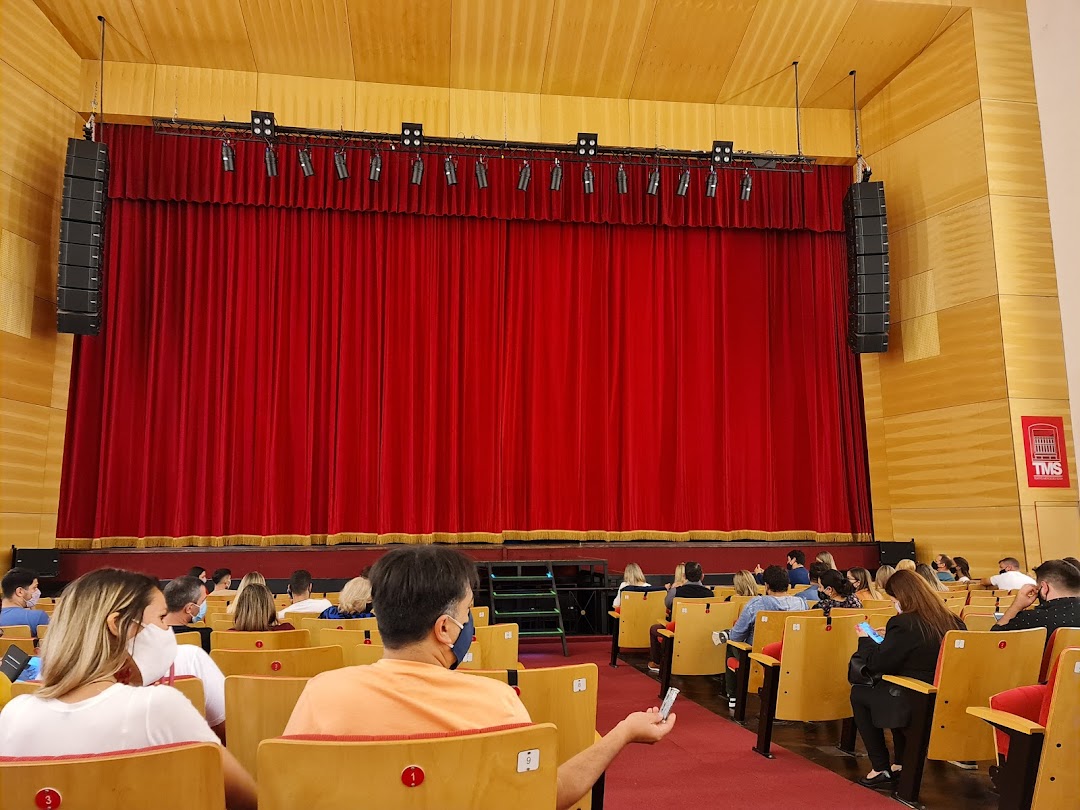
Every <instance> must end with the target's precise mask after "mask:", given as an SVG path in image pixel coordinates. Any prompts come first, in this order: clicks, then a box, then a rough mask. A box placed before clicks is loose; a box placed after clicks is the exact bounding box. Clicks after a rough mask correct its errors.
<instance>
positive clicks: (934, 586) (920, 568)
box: [915, 563, 949, 592]
mask: <svg viewBox="0 0 1080 810" xmlns="http://www.w3.org/2000/svg"><path fill="white" fill-rule="evenodd" d="M915 573H916V574H918V575H919V576H920V577H922V578H923V579H925V580H926V584H927V585H929V586H930V590H932V591H938V592H944V591H948V590H949V589H948V588H946V587H945V585H944V584H943V583H942V582H941V580H940V579H938V578H937V574H935V573H934V570H933V569H932V568H931V567H930V566H929V565H927V564H926V563H919V564H918V565H917V566H915Z"/></svg>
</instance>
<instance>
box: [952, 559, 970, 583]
mask: <svg viewBox="0 0 1080 810" xmlns="http://www.w3.org/2000/svg"><path fill="white" fill-rule="evenodd" d="M953 562H954V563H956V581H957V582H971V564H970V563H969V562H968V561H967V560H965V559H964V558H963V557H954V558H953Z"/></svg>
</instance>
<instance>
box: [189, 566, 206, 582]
mask: <svg viewBox="0 0 1080 810" xmlns="http://www.w3.org/2000/svg"><path fill="white" fill-rule="evenodd" d="M187 575H188V576H189V577H195V579H197V580H199V581H200V582H206V569H205V568H203V567H202V566H201V565H193V566H191V568H190V569H189V570H188V572H187Z"/></svg>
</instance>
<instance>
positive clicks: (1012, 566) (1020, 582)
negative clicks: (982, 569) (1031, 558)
mask: <svg viewBox="0 0 1080 810" xmlns="http://www.w3.org/2000/svg"><path fill="white" fill-rule="evenodd" d="M998 568H999V570H998V572H997V573H996V574H995V575H994V576H992V577H990V578H989V579H986V580H983V581H984V582H985V583H988V584H990V585H993V586H994V587H995V588H997V589H999V590H1002V591H1018V590H1020V589H1021V588H1023V587H1024V586H1025V585H1034V584H1035V580H1033V579H1032V578H1031V577H1029V576H1028V575H1027V574H1025V573H1024V572H1023V571H1021V570H1020V561H1019V560H1017V559H1016V557H1006V558H1004V559H1002V560H998Z"/></svg>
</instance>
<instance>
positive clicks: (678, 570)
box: [664, 563, 686, 591]
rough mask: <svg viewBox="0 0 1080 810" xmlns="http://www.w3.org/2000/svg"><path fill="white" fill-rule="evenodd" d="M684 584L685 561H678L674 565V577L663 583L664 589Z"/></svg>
mask: <svg viewBox="0 0 1080 810" xmlns="http://www.w3.org/2000/svg"><path fill="white" fill-rule="evenodd" d="M685 584H686V563H679V564H678V565H676V566H675V579H673V580H672V581H671V582H665V583H664V590H665V591H670V590H671V589H672V588H678V587H679V586H680V585H685Z"/></svg>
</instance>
